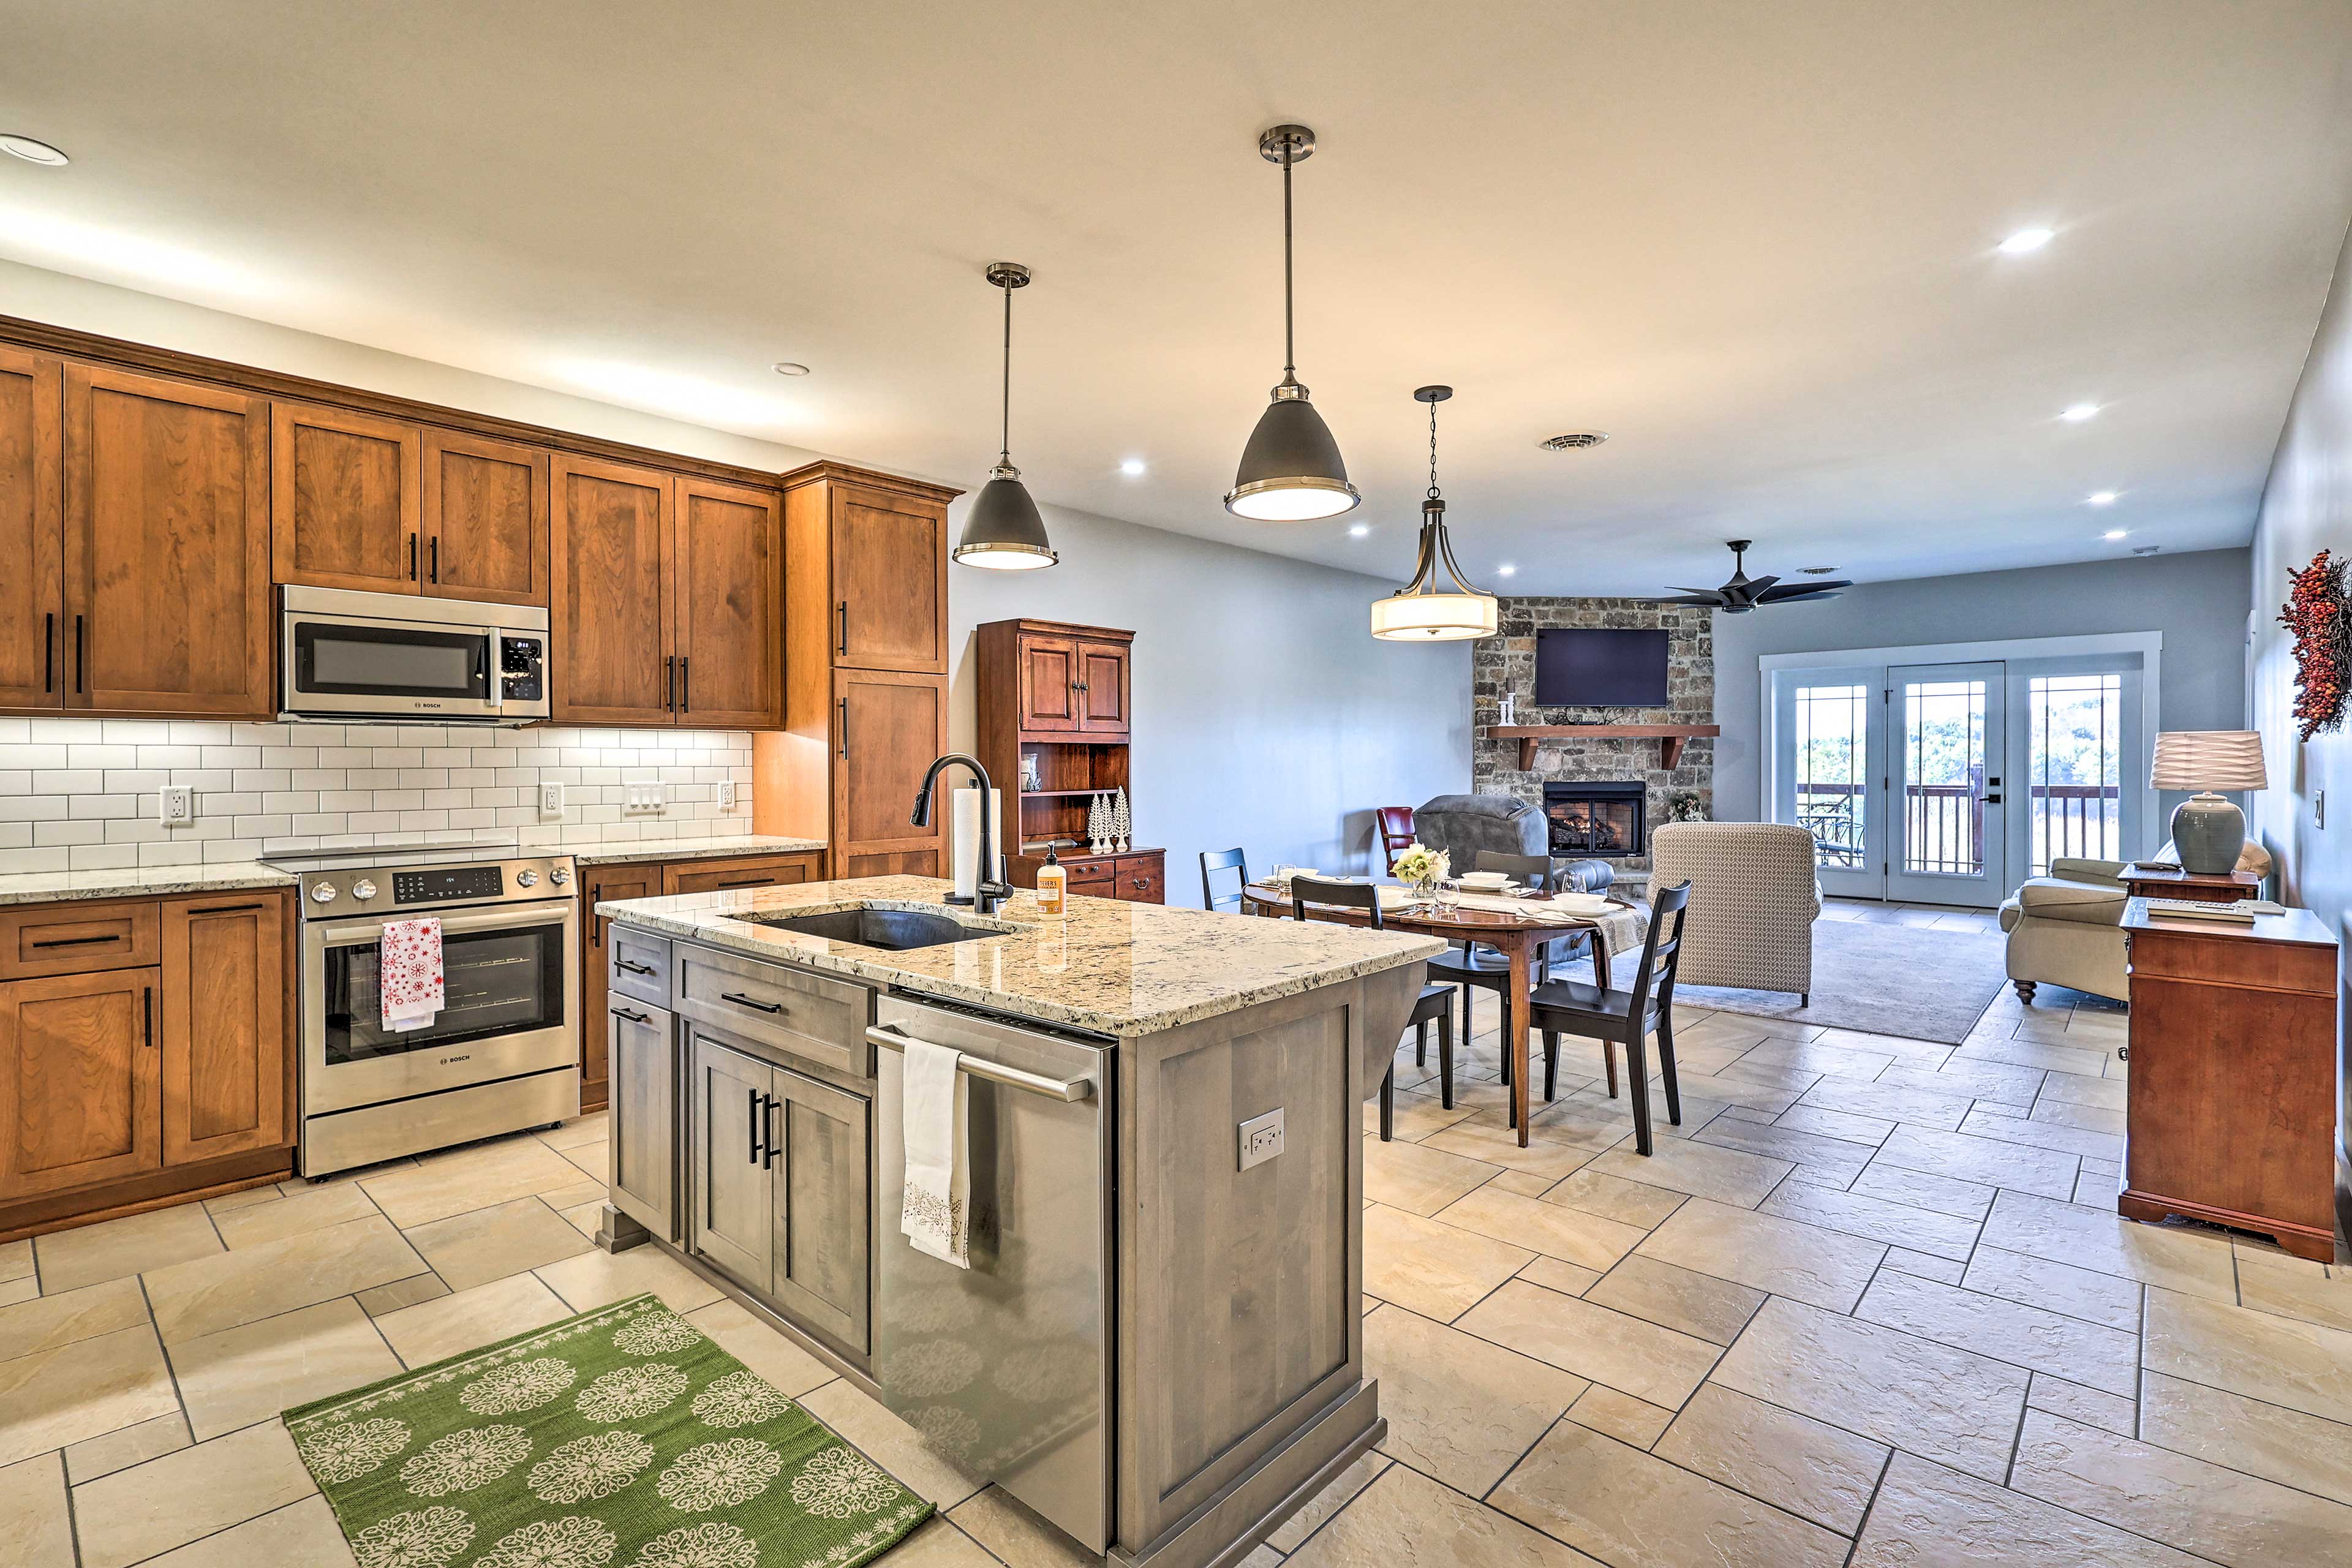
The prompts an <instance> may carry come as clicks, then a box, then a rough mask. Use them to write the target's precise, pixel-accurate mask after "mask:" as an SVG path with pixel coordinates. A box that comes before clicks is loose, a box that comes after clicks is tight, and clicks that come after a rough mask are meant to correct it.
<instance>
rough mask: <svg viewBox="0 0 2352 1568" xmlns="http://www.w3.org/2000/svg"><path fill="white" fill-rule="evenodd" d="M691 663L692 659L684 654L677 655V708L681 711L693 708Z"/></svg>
mask: <svg viewBox="0 0 2352 1568" xmlns="http://www.w3.org/2000/svg"><path fill="white" fill-rule="evenodd" d="M693 664H694V661H693V660H692V659H690V658H688V657H687V656H686V655H684V654H680V655H678V656H677V710H678V711H679V712H681V713H690V712H692V711H693V710H694V669H693Z"/></svg>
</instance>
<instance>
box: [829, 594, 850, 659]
mask: <svg viewBox="0 0 2352 1568" xmlns="http://www.w3.org/2000/svg"><path fill="white" fill-rule="evenodd" d="M833 618H834V623H835V626H836V627H837V628H838V629H837V631H836V634H835V637H834V639H833V651H834V652H835V653H847V652H848V651H849V601H848V600H846V599H843V600H840V601H838V602H836V603H835V605H834V606H833Z"/></svg>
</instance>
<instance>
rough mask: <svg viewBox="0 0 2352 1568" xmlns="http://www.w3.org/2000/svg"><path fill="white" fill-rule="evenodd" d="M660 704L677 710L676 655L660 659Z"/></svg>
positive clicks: (674, 710)
mask: <svg viewBox="0 0 2352 1568" xmlns="http://www.w3.org/2000/svg"><path fill="white" fill-rule="evenodd" d="M662 706H663V707H665V708H667V709H668V710H670V711H671V712H673V713H675V712H677V655H676V654H672V655H670V656H669V657H668V658H666V659H664V660H662Z"/></svg>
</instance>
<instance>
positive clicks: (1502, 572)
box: [1495, 563, 1519, 577]
mask: <svg viewBox="0 0 2352 1568" xmlns="http://www.w3.org/2000/svg"><path fill="white" fill-rule="evenodd" d="M1518 574H1519V569H1518V568H1517V567H1516V566H1513V565H1511V564H1509V563H1504V564H1503V565H1500V566H1497V567H1496V568H1495V575H1496V576H1497V577H1516V576H1517V575H1518Z"/></svg>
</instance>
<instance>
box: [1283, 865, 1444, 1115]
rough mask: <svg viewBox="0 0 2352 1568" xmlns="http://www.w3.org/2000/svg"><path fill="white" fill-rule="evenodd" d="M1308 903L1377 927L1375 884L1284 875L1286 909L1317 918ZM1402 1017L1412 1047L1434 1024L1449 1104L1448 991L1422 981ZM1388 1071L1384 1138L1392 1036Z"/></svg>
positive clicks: (1391, 1087) (1386, 1109) (1390, 1101)
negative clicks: (1352, 913)
mask: <svg viewBox="0 0 2352 1568" xmlns="http://www.w3.org/2000/svg"><path fill="white" fill-rule="evenodd" d="M1310 905H1319V906H1321V907H1322V908H1323V909H1325V910H1331V909H1334V908H1337V909H1343V910H1363V911H1364V913H1365V915H1366V917H1367V920H1366V922H1365V923H1367V924H1368V925H1370V927H1371V928H1372V930H1374V931H1380V930H1381V929H1383V928H1382V924H1381V889H1379V887H1378V886H1377V885H1375V884H1373V883H1370V882H1321V881H1317V880H1316V879H1313V878H1311V877H1294V878H1292V879H1290V912H1291V913H1292V914H1293V915H1294V916H1296V917H1297V918H1298V919H1299V920H1302V921H1310V920H1315V919H1318V918H1320V919H1323V920H1329V919H1330V918H1331V917H1330V916H1329V915H1328V913H1327V914H1324V915H1322V916H1320V917H1318V916H1316V915H1314V914H1311V913H1309V912H1308V910H1309V906H1310ZM1405 1022H1406V1023H1408V1024H1411V1025H1412V1033H1413V1043H1414V1047H1415V1048H1416V1049H1419V1048H1420V1047H1424V1046H1426V1045H1427V1044H1428V1041H1429V1026H1430V1025H1432V1024H1435V1025H1436V1026H1437V1063H1438V1073H1439V1076H1440V1077H1441V1078H1442V1079H1444V1090H1445V1100H1444V1104H1445V1109H1446V1110H1453V1109H1454V993H1453V991H1452V989H1451V988H1449V987H1447V986H1444V985H1424V986H1423V987H1422V988H1421V995H1420V997H1419V998H1418V999H1416V1000H1415V1001H1414V1003H1413V1005H1412V1016H1409V1017H1408V1018H1406V1019H1405ZM1385 1044H1386V1047H1387V1049H1386V1055H1385V1057H1384V1058H1383V1059H1384V1060H1385V1061H1387V1063H1388V1071H1387V1072H1386V1073H1385V1074H1384V1075H1383V1076H1382V1077H1381V1142H1383V1143H1386V1142H1389V1141H1390V1139H1391V1136H1392V1135H1393V1134H1394V1132H1395V1131H1396V1042H1395V1041H1393V1040H1390V1041H1387V1042H1385Z"/></svg>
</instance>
